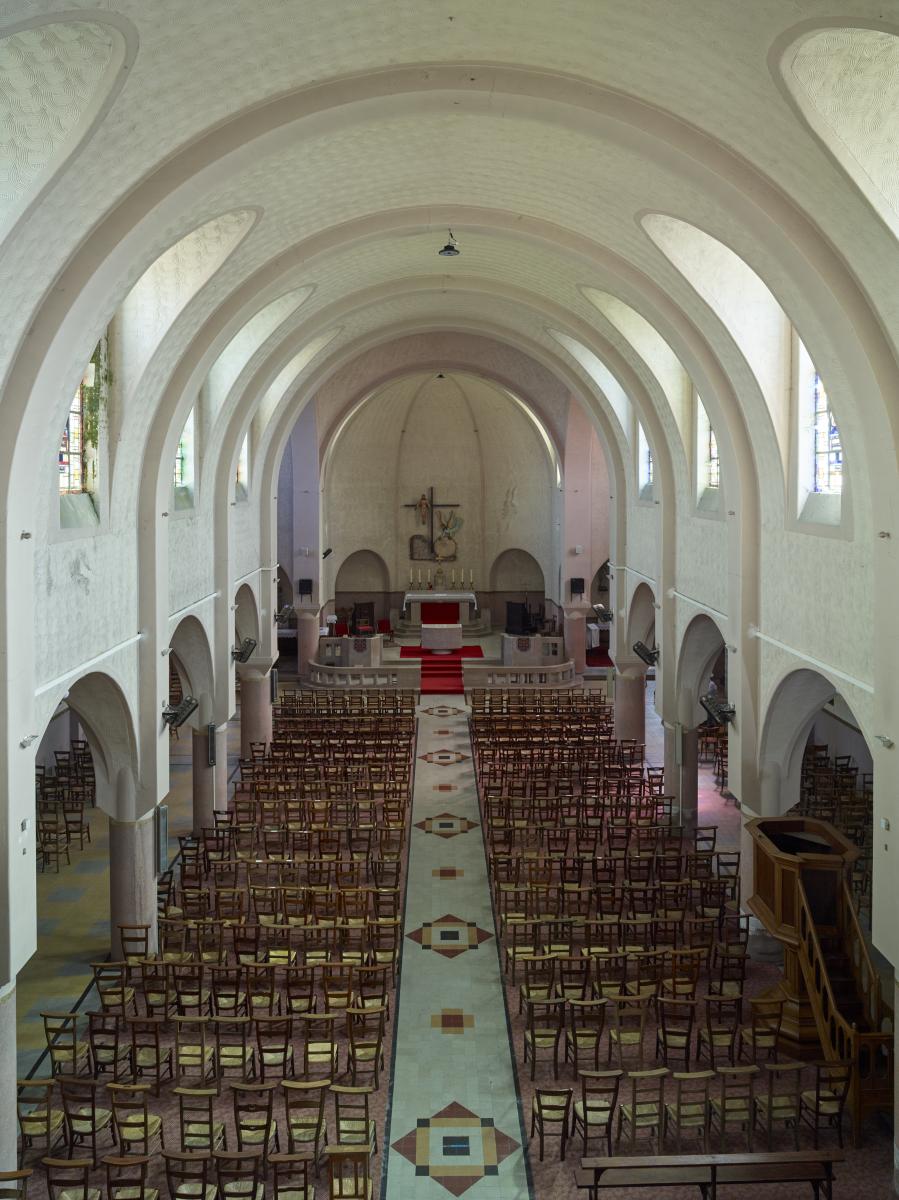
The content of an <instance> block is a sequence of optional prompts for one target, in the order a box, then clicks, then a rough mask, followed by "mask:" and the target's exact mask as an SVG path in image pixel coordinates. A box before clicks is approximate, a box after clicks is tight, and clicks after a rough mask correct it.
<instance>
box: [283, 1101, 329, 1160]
mask: <svg viewBox="0 0 899 1200" xmlns="http://www.w3.org/2000/svg"><path fill="white" fill-rule="evenodd" d="M330 1086H331V1080H330V1079H315V1080H311V1081H306V1080H303V1081H301V1080H297V1079H291V1080H287V1079H282V1081H281V1088H282V1090H283V1092H284V1111H285V1115H286V1118H287V1147H288V1151H289V1153H290V1154H291V1155H299V1154H308V1153H309V1150H310V1147H311V1152H312V1163H313V1165H314V1167H315V1177H316V1179H317V1178H318V1166H319V1162H320V1160H321V1155H322V1148H323V1147H324V1146H325V1144H326V1143H327V1141H328V1131H327V1128H326V1126H325V1097H326V1096H327V1094H328V1089H329V1087H330Z"/></svg>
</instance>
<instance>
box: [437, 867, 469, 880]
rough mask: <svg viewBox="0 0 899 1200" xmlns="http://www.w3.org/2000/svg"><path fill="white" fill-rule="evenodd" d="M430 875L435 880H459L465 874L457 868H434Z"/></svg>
mask: <svg viewBox="0 0 899 1200" xmlns="http://www.w3.org/2000/svg"><path fill="white" fill-rule="evenodd" d="M431 874H432V875H433V876H434V878H435V879H461V878H462V876H463V875H464V874H465V872H464V871H462V870H460V869H459V868H458V867H435V868H434V869H433V871H432V872H431Z"/></svg>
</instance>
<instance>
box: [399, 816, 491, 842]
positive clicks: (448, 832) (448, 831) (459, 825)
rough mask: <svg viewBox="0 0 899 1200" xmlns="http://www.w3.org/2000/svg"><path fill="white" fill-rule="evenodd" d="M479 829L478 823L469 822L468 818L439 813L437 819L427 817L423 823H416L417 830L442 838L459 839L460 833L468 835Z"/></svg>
mask: <svg viewBox="0 0 899 1200" xmlns="http://www.w3.org/2000/svg"><path fill="white" fill-rule="evenodd" d="M477 827H478V826H477V822H476V821H469V819H468V817H455V816H453V814H452V813H438V814H437V816H436V817H426V818H425V819H424V820H423V821H416V822H415V828H416V829H421V830H423V832H424V833H433V834H435V835H436V836H437V837H442V838H452V837H458V835H459V834H460V833H468V831H469V830H470V829H477Z"/></svg>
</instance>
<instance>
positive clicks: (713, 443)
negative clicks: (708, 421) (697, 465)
mask: <svg viewBox="0 0 899 1200" xmlns="http://www.w3.org/2000/svg"><path fill="white" fill-rule="evenodd" d="M705 485H706V487H710V488H716V487H720V486H721V462H720V459H719V458H718V439H717V438H716V437H715V431H714V429H713V428H712V427H711V425H709V440H708V456H707V458H706V480H705Z"/></svg>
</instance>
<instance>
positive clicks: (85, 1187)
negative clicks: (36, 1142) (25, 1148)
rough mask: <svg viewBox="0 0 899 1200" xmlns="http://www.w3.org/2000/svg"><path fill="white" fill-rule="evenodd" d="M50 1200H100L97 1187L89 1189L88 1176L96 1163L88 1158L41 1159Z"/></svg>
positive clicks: (100, 1194)
mask: <svg viewBox="0 0 899 1200" xmlns="http://www.w3.org/2000/svg"><path fill="white" fill-rule="evenodd" d="M41 1162H42V1164H43V1166H44V1168H45V1169H46V1173H47V1194H48V1195H49V1197H50V1200H101V1197H102V1193H101V1191H100V1189H99V1188H98V1187H91V1184H90V1174H91V1170H92V1168H93V1167H95V1166H96V1163H94V1162H92V1161H91V1160H90V1159H89V1158H43V1159H41Z"/></svg>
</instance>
